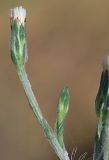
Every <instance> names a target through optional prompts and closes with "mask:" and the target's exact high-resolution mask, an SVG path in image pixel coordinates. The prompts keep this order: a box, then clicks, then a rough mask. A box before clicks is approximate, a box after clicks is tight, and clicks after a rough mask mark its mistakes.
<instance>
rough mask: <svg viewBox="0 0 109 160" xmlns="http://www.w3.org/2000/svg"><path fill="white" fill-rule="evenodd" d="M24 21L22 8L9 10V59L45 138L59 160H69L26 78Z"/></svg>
mask: <svg viewBox="0 0 109 160" xmlns="http://www.w3.org/2000/svg"><path fill="white" fill-rule="evenodd" d="M25 19H26V10H25V9H24V8H22V7H16V8H14V9H12V10H11V58H12V61H13V63H14V64H15V66H16V71H17V74H18V76H19V79H20V81H21V84H22V86H23V89H24V91H25V94H26V96H27V99H28V102H29V105H30V108H31V109H32V111H33V113H34V115H35V117H36V118H37V120H38V122H39V124H40V125H41V127H42V128H43V131H44V134H45V136H46V138H47V139H48V141H49V142H50V144H51V146H52V148H53V149H54V151H55V153H56V154H57V156H58V157H59V159H60V160H69V157H68V153H67V151H66V150H63V148H62V146H61V145H60V143H59V141H58V139H57V137H56V134H55V132H54V131H53V130H52V128H51V127H50V125H49V124H48V122H47V121H46V119H45V118H44V116H43V114H42V112H41V109H40V107H39V104H38V102H37V99H36V98H35V96H34V93H33V91H32V88H31V84H30V82H29V80H28V77H27V73H26V69H25V63H26V62H27V59H28V56H27V42H26V23H25Z"/></svg>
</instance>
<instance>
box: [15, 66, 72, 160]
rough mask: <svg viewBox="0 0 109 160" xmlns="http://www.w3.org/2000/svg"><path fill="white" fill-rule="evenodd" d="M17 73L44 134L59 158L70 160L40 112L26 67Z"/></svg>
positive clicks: (18, 68)
mask: <svg viewBox="0 0 109 160" xmlns="http://www.w3.org/2000/svg"><path fill="white" fill-rule="evenodd" d="M16 69H17V73H18V76H19V79H20V81H21V84H22V86H23V88H24V91H25V93H26V96H27V99H28V101H29V104H30V107H31V109H32V111H33V113H34V115H35V117H36V118H37V120H38V122H39V123H40V125H41V127H42V128H43V131H44V134H45V136H46V137H47V139H48V141H49V142H50V144H51V146H52V147H53V149H54V151H55V152H56V154H57V156H58V157H59V159H60V160H69V157H68V153H67V151H64V150H63V149H62V148H61V146H60V144H59V142H58V140H57V138H56V136H55V134H54V132H53V130H52V128H51V127H50V126H49V124H48V122H47V121H46V119H45V118H44V117H43V115H42V112H41V110H40V107H39V105H38V102H37V100H36V98H35V96H34V93H33V91H32V88H31V84H30V82H29V80H28V77H27V74H26V71H25V67H24V66H17V67H16Z"/></svg>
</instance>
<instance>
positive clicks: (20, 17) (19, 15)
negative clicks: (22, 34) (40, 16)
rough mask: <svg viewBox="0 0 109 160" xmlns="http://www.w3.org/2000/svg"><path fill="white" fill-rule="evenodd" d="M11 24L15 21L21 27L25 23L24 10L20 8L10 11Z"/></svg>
mask: <svg viewBox="0 0 109 160" xmlns="http://www.w3.org/2000/svg"><path fill="white" fill-rule="evenodd" d="M10 17H11V20H12V22H13V21H14V20H17V22H18V23H19V24H20V25H21V24H23V25H24V23H25V19H26V9H24V8H23V7H22V6H20V7H16V8H14V9H11V14H10Z"/></svg>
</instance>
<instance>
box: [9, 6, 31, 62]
mask: <svg viewBox="0 0 109 160" xmlns="http://www.w3.org/2000/svg"><path fill="white" fill-rule="evenodd" d="M10 20H11V57H12V61H13V62H14V63H15V64H16V65H23V64H25V62H26V61H27V59H28V56H27V42H26V27H25V20H26V10H25V9H24V8H22V7H16V8H14V9H11V14H10Z"/></svg>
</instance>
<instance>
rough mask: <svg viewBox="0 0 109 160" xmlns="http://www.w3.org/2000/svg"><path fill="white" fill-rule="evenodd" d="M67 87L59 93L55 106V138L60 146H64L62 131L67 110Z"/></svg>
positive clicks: (68, 96) (68, 97)
mask: <svg viewBox="0 0 109 160" xmlns="http://www.w3.org/2000/svg"><path fill="white" fill-rule="evenodd" d="M69 99H70V95H69V89H68V88H67V87H65V88H64V89H63V90H62V91H61V94H60V98H59V103H58V108H57V122H56V131H57V138H58V141H59V143H60V145H61V147H62V148H64V140H63V132H64V121H65V118H66V116H67V113H68V110H69Z"/></svg>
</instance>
